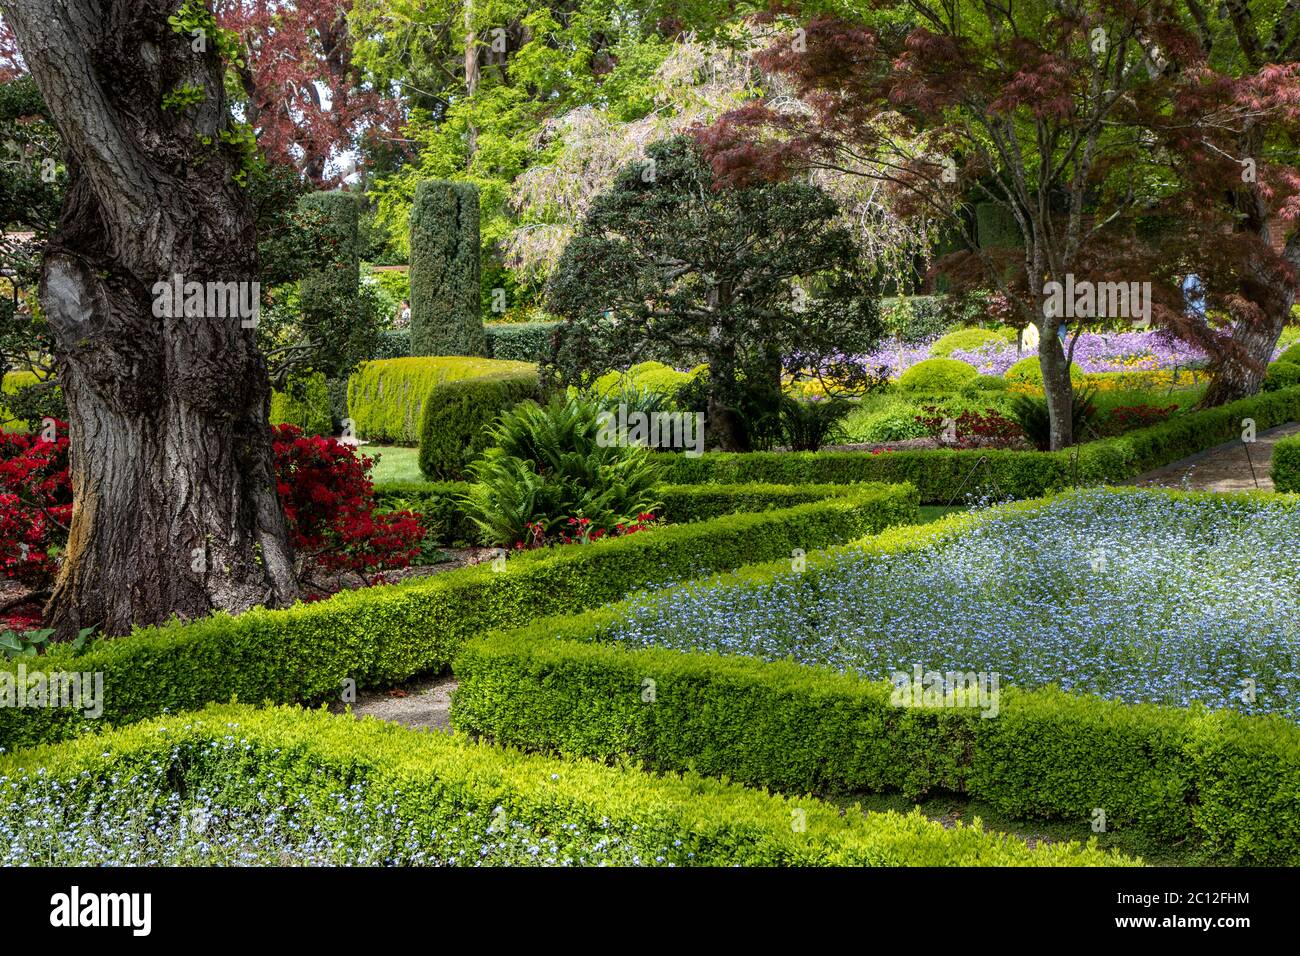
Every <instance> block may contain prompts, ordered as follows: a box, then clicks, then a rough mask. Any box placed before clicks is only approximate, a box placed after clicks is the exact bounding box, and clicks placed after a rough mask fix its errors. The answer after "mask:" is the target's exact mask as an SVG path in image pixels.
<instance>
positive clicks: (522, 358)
mask: <svg viewBox="0 0 1300 956" xmlns="http://www.w3.org/2000/svg"><path fill="white" fill-rule="evenodd" d="M563 325H564V323H563V322H505V323H498V324H496V325H488V326H484V328H483V331H484V333H485V334H486V336H487V353H488V355H489V356H490V357H492V358H494V359H504V360H507V361H511V362H532V363H534V364H536V365H545V364H546V363H548V362H549V361H550V360H551V354H552V352H553V351H554V349H553V343H554V340H555V335H556V332H557V330H558V329H560V328H562V327H563Z"/></svg>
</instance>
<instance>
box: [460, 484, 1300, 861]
mask: <svg viewBox="0 0 1300 956" xmlns="http://www.w3.org/2000/svg"><path fill="white" fill-rule="evenodd" d="M1012 507H1015V508H1024V509H1026V510H1032V509H1036V508H1038V507H1041V502H1024V503H1021V504H1018V505H1014V506H1012ZM981 520H983V516H982V515H981V514H966V515H961V516H956V517H951V518H948V519H945V520H943V521H941V522H938V523H936V524H933V525H927V526H922V527H918V528H901V529H894V530H892V531H888V532H885V533H884V534H882V535H880V536H878V537H876V538H874V539H871V540H870V541H868V542H865V543H862V544H859V545H853V546H852V547H854V548H857V547H861V546H865V547H867V548H869V549H871V550H872V551H876V552H879V553H891V552H897V551H900V550H906V549H911V548H917V547H923V546H925V545H927V544H930V543H933V542H935V541H938V540H940V539H942V538H944V537H946V536H950V535H954V534H960V533H961V532H963V531H964V530H967V529H969V528H970V527H971V526H972V525H974V524H975V523H977V522H979V521H981ZM836 550H840V549H836ZM830 556H831V555H830V554H824V555H811V554H810V555H809V556H808V570H807V571H806V572H805V573H808V574H816V573H817V568H818V565H819V564H820V562H822V561H825V560H828V559H829V558H830ZM789 571H790V565H789V562H781V563H779V564H772V565H767V566H755V567H751V568H746V569H743V570H742V571H740V572H738V573H736V574H734V575H728V576H726V578H725V579H724V580H725V581H727V582H755V583H757V582H761V581H764V580H767V579H769V578H770V577H771V576H772V575H773V574H775V573H778V572H780V573H786V574H788V573H789ZM657 599H658V600H671V599H672V592H671V591H669V592H665V593H664V594H663V595H661V596H659V598H657ZM625 613H626V607H625V606H618V605H616V606H613V607H604V608H600V609H597V610H594V611H591V612H588V613H585V614H578V615H572V616H568V617H556V618H550V619H544V620H539V621H536V622H534V623H533V624H531V625H528V626H525V627H522V628H519V629H515V630H512V631H508V632H504V633H499V634H495V635H489V636H486V637H484V638H480V639H477V640H474V641H471V642H469V643H468V644H467V645H466V646H465V647H464V648H463V649H462V650H461V653H460V654H459V655H458V657H457V658H456V661H455V672H456V677H457V679H458V681H459V687H458V689H457V691H456V694H455V696H454V698H453V706H452V722H453V725H454V726H455V727H456V728H457V729H459V730H463V731H468V732H471V733H475V734H482V735H485V736H488V737H490V738H492V739H493V740H494V741H496V742H498V743H504V744H510V745H514V746H520V747H524V748H528V749H534V750H535V749H542V750H549V751H558V752H562V753H564V754H567V755H570V756H581V757H587V758H595V759H598V760H606V759H612V758H615V757H616V756H619V755H624V754H626V755H631V756H632V757H633V758H634V759H636V760H638V761H642V762H643V763H644V764H645V765H646V766H648V767H649V768H650V769H655V770H673V769H678V770H679V769H685V768H691V769H693V770H696V771H698V772H700V773H704V774H708V775H710V776H723V777H726V778H728V779H731V780H735V781H739V782H741V783H745V784H749V785H754V786H764V787H772V788H775V789H778V790H782V791H786V792H810V791H811V792H816V793H853V792H863V791H871V792H901V793H903V794H905V795H907V796H909V797H919V796H921V795H924V794H930V793H942V792H954V793H963V794H968V795H970V796H971V797H975V798H980V799H983V800H986V801H988V802H989V803H991V804H993V805H994V806H995V807H997V809H998V810H999V811H1001V812H1004V813H1006V814H1008V815H1010V816H1014V817H1022V818H1057V819H1064V820H1073V821H1078V822H1079V823H1081V824H1083V823H1087V822H1089V821H1090V820H1091V819H1092V814H1093V811H1094V808H1101V809H1102V810H1103V811H1104V812H1105V814H1106V820H1107V825H1108V827H1110V828H1112V829H1114V828H1118V827H1133V828H1137V829H1140V830H1142V831H1144V832H1147V833H1150V834H1152V835H1153V836H1155V837H1157V838H1160V839H1163V840H1166V841H1170V842H1173V841H1178V840H1183V839H1187V838H1195V839H1199V840H1200V841H1202V842H1203V843H1204V845H1205V846H1206V847H1207V849H1209V850H1210V851H1212V852H1216V853H1221V854H1223V855H1225V856H1229V857H1232V858H1234V859H1237V860H1240V861H1243V862H1252V863H1286V864H1292V865H1294V864H1297V863H1300V727H1297V726H1296V725H1295V724H1293V723H1291V722H1289V721H1287V720H1285V719H1282V718H1277V717H1246V716H1242V715H1238V714H1235V713H1232V712H1228V711H1207V710H1205V709H1204V708H1201V707H1196V708H1188V709H1182V708H1174V707H1163V706H1155V705H1147V704H1142V705H1128V704H1122V703H1116V702H1112V701H1106V700H1102V699H1100V698H1096V697H1089V696H1083V695H1074V694H1068V693H1065V692H1062V691H1060V690H1057V689H1045V690H1033V691H1020V690H1017V689H1015V688H1005V687H1004V688H1002V689H1001V694H1000V700H999V711H998V715H997V716H996V717H994V718H992V719H985V718H983V717H981V716H980V712H979V711H977V710H972V709H968V708H943V709H927V708H899V707H895V706H893V705H892V704H891V700H890V698H891V692H892V687H891V685H890V683H889V682H888V681H871V680H866V679H863V678H861V677H858V676H857V675H853V674H842V673H838V672H836V671H834V670H831V669H829V668H815V667H807V666H803V665H799V664H795V663H793V662H788V661H779V662H772V663H768V662H763V661H760V660H756V659H754V658H749V657H736V656H723V655H718V654H697V653H682V652H677V651H670V650H664V649H659V648H650V649H637V650H630V649H627V648H625V647H623V646H621V645H615V644H607V643H601V642H600V635H601V634H602V632H604V631H605V630H607V629H608V627H609V626H610V625H611V624H613V623H614V622H615V621H617V620H620V619H621V617H622V615H624V614H625ZM649 682H652V683H649ZM647 688H650V689H651V690H652V693H647ZM647 698H652V699H647Z"/></svg>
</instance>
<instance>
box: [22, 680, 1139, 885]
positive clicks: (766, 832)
mask: <svg viewBox="0 0 1300 956" xmlns="http://www.w3.org/2000/svg"><path fill="white" fill-rule="evenodd" d="M232 741H235V742H236V744H237V745H236V747H235V748H233V754H232V748H231V747H230V743H231V742H232ZM141 767H165V768H166V771H167V772H166V777H165V779H167V780H168V781H169V782H170V783H171V784H172V786H173V787H174V788H175V791H174V794H173V795H172V796H171V799H172V800H173V801H181V802H183V801H185V800H186V799H187V798H189V796H190V795H191V794H193V793H194V792H195V791H200V790H205V789H210V788H212V787H213V786H214V785H217V784H219V783H221V782H223V781H227V780H229V779H230V778H231V777H232V776H238V777H241V778H243V779H246V780H247V781H248V782H249V788H248V789H249V790H251V791H252V792H253V793H254V794H256V793H258V791H257V789H256V788H257V785H258V783H259V782H265V781H276V782H277V784H278V786H277V787H276V789H275V791H274V792H275V793H276V794H277V795H282V796H277V802H280V803H283V804H284V805H286V806H297V805H311V804H312V803H313V802H314V801H318V800H320V799H321V798H322V797H324V802H326V803H329V802H332V801H334V800H343V799H346V800H347V802H348V803H350V804H352V803H355V802H357V801H364V802H365V803H366V805H367V807H368V808H369V809H371V810H373V811H374V812H375V813H376V814H377V815H379V816H381V817H382V819H384V820H394V819H396V820H401V821H410V822H411V823H412V824H413V826H412V827H411V828H410V830H409V831H406V832H408V833H409V836H407V837H406V839H408V841H409V840H420V839H423V838H424V837H425V835H428V834H435V833H439V832H445V831H454V832H457V833H461V832H462V831H464V832H465V834H466V837H467V839H468V838H470V837H471V836H477V837H478V838H479V839H480V840H481V841H487V840H492V839H498V838H499V834H496V833H495V831H494V828H496V827H498V826H499V825H500V821H501V820H506V821H509V822H510V823H511V824H512V825H521V826H523V827H524V828H526V830H527V832H528V833H529V834H530V835H531V836H533V837H534V838H540V839H547V838H554V839H556V840H558V841H559V842H560V843H561V845H564V842H565V840H566V838H567V837H568V834H567V833H566V832H565V829H564V828H565V827H566V825H569V824H572V825H574V826H577V827H579V828H582V829H588V828H591V827H595V826H599V827H600V828H601V831H602V832H603V833H604V834H605V835H608V836H611V837H613V838H615V839H617V840H618V841H619V842H620V844H622V845H626V846H627V847H628V850H629V852H632V853H639V854H641V855H642V856H643V857H644V858H645V859H646V860H647V861H649V860H650V859H651V854H654V853H657V852H661V851H662V850H663V849H664V848H672V849H671V850H670V851H669V852H672V853H674V854H675V855H677V856H678V857H679V858H680V861H681V862H686V863H689V864H691V865H696V866H819V865H820V866H837V865H838V866H858V867H860V866H939V865H947V866H960V865H984V866H1033V865H1041V866H1063V865H1067V866H1102V865H1107V866H1115V865H1131V864H1133V863H1134V862H1135V861H1132V860H1129V859H1127V858H1125V857H1122V856H1117V855H1113V854H1110V853H1106V852H1103V851H1102V850H1099V849H1098V848H1096V847H1095V846H1093V845H1089V846H1087V847H1083V846H1080V845H1079V844H1077V843H1066V844H1044V845H1041V846H1039V847H1037V848H1036V849H1032V850H1031V849H1029V848H1028V847H1027V846H1026V845H1025V844H1024V843H1023V842H1021V841H1019V840H1017V839H1015V838H1014V837H1009V836H1004V835H999V834H993V833H986V832H984V831H983V829H982V828H980V827H979V826H976V825H967V824H960V823H959V824H956V825H955V826H951V827H944V826H942V825H940V824H938V823H935V822H933V821H930V820H927V819H925V818H924V817H923V816H921V815H920V813H912V814H908V815H902V814H898V813H894V812H887V813H857V812H849V813H845V812H844V811H843V810H842V809H841V808H840V807H837V806H832V805H830V804H826V803H823V802H821V801H819V800H816V799H813V798H810V797H783V796H778V795H773V794H766V793H757V792H755V791H753V790H748V789H745V788H744V787H741V786H738V785H735V784H729V783H723V782H719V781H716V780H710V779H707V778H703V777H701V776H699V775H697V774H686V775H684V776H678V775H675V774H674V775H666V776H663V777H658V776H651V775H648V774H645V773H643V772H642V771H640V770H639V769H637V768H635V767H606V766H601V765H598V764H593V763H573V762H568V761H562V760H557V759H555V758H552V757H546V756H539V755H529V754H521V753H518V752H516V751H512V750H506V749H503V748H498V747H488V746H481V745H476V744H474V743H473V742H470V741H466V740H464V739H462V738H457V737H452V736H449V735H445V734H422V733H416V732H414V731H411V730H409V729H407V728H404V727H398V726H395V725H393V724H389V723H384V722H382V721H378V720H373V719H368V720H361V721H358V720H356V719H354V718H353V717H351V716H350V715H344V716H331V715H329V714H326V713H323V712H322V711H307V710H301V709H298V708H287V707H277V708H270V709H266V710H255V709H253V708H252V707H248V706H235V705H223V706H215V707H209V708H207V709H205V710H203V711H200V712H198V713H181V714H177V715H175V716H174V717H168V718H166V719H165V720H158V721H150V722H147V723H144V724H139V725H136V726H134V727H127V728H125V729H120V730H114V731H112V732H110V733H107V734H104V735H103V736H99V737H96V738H94V739H91V740H85V741H76V742H72V743H68V744H63V745H60V746H57V747H44V748H39V749H36V750H31V751H27V752H23V753H18V754H11V755H5V756H3V757H0V778H3V779H5V780H6V781H8V783H9V785H10V789H11V790H12V799H15V800H17V801H20V802H26V801H28V800H30V799H32V793H30V792H29V790H30V791H32V792H38V793H41V794H47V793H48V791H49V789H50V788H51V787H58V788H60V792H63V793H66V795H67V800H68V804H67V812H68V813H69V814H72V815H74V816H80V815H82V814H86V813H90V812H91V810H92V808H93V807H95V806H97V805H103V804H104V803H105V802H106V801H107V800H108V797H109V791H110V789H111V788H112V787H114V786H115V782H116V781H119V780H121V779H123V778H128V777H132V776H133V775H135V774H137V772H138V770H139V768H141ZM285 788H287V789H285ZM300 797H301V799H299V798H300ZM263 798H264V797H263ZM164 799H166V798H164ZM250 799H253V798H252V797H250ZM794 819H798V820H799V821H800V824H801V825H800V826H798V827H794V826H792V825H791V821H792V820H794ZM318 825H323V826H324V827H325V832H326V834H327V835H330V836H334V837H335V838H337V834H330V831H329V823H328V821H326V822H325V823H324V824H318ZM416 834H419V836H416ZM433 842H434V843H435V845H439V846H445V845H446V843H445V841H444V842H441V843H438V842H437V841H433ZM408 845H411V844H409V843H408ZM420 845H421V844H418V843H417V844H416V845H415V846H413V847H412V848H413V849H414V848H416V847H418V846H420ZM470 845H473V843H472V842H471V844H470ZM674 862H677V861H676V860H675V861H674Z"/></svg>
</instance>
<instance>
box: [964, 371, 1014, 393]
mask: <svg viewBox="0 0 1300 956" xmlns="http://www.w3.org/2000/svg"><path fill="white" fill-rule="evenodd" d="M1010 387H1011V383H1010V382H1009V381H1007V380H1006V379H1005V378H1003V377H1002V376H1001V375H977V376H975V378H973V379H972V380H971V382H970V384H969V385H967V386H966V390H967V391H969V392H1005V391H1006V390H1007V389H1008V388H1010Z"/></svg>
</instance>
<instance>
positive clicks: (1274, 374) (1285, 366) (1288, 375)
mask: <svg viewBox="0 0 1300 956" xmlns="http://www.w3.org/2000/svg"><path fill="white" fill-rule="evenodd" d="M1293 385H1300V364H1297V363H1296V362H1288V361H1283V360H1282V359H1278V360H1277V361H1276V362H1274V363H1273V364H1272V365H1270V366H1269V367H1268V371H1267V372H1265V373H1264V382H1263V384H1262V385H1261V386H1260V388H1261V389H1262V390H1263V391H1265V392H1276V391H1278V390H1279V389H1283V388H1290V387H1291V386H1293Z"/></svg>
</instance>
